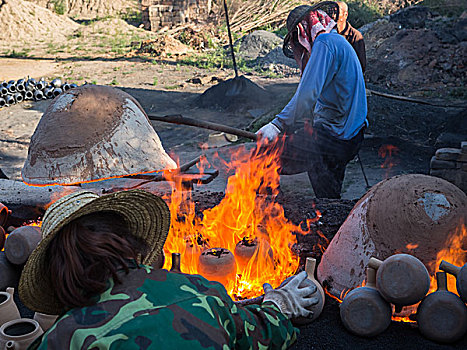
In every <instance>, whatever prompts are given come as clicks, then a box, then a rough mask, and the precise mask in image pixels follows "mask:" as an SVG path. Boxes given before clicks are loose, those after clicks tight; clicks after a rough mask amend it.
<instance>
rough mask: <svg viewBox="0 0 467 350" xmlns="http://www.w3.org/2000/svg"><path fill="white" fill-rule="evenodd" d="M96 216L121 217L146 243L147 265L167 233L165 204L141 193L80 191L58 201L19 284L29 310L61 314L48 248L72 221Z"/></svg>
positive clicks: (21, 296) (150, 195)
mask: <svg viewBox="0 0 467 350" xmlns="http://www.w3.org/2000/svg"><path fill="white" fill-rule="evenodd" d="M96 212H113V213H116V214H118V215H120V216H121V217H122V218H123V219H124V220H125V222H126V223H127V225H128V228H129V231H130V233H131V234H132V235H134V236H135V237H138V238H140V239H142V240H143V242H145V244H146V245H147V247H148V254H147V256H146V257H145V259H144V260H143V261H142V263H143V264H148V265H150V264H151V263H152V262H154V261H155V260H156V259H157V258H158V257H159V255H160V254H162V248H163V246H164V243H165V240H166V239H167V235H168V232H169V226H170V211H169V208H168V207H167V204H166V203H165V202H164V200H163V199H162V198H160V197H158V196H156V195H154V194H152V193H149V192H146V191H143V190H129V191H121V192H115V193H111V194H107V195H103V196H99V195H97V194H95V193H93V192H89V191H80V192H75V193H72V194H69V195H67V196H64V197H62V198H60V199H59V200H58V201H56V202H55V203H53V204H52V205H51V206H50V207H49V208H48V209H47V211H46V212H45V215H44V218H43V221H42V227H41V229H42V240H41V242H40V243H39V245H38V246H37V247H36V249H34V251H33V252H32V254H31V255H30V257H29V259H28V261H27V262H26V265H25V266H24V269H23V272H22V274H21V279H20V283H19V295H20V299H21V301H22V302H23V303H24V304H25V305H26V306H27V307H28V308H30V309H31V310H34V311H37V312H42V313H45V314H51V315H56V314H60V313H61V312H63V311H64V306H63V305H62V304H61V303H60V302H59V300H58V298H57V296H56V294H55V293H54V290H53V288H52V283H51V280H50V276H49V275H48V272H47V270H48V265H47V264H48V261H47V260H46V253H47V248H48V246H49V243H50V241H51V240H52V239H53V238H54V237H55V235H56V234H57V233H58V232H59V231H60V230H61V229H62V228H63V227H64V226H65V225H66V224H68V223H70V222H71V221H73V220H75V219H77V218H79V217H82V216H84V215H87V214H91V213H96Z"/></svg>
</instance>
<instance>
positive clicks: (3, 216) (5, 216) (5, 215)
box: [0, 203, 10, 227]
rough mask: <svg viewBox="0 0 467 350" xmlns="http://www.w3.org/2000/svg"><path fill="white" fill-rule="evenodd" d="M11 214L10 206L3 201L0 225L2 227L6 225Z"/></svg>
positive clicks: (0, 209)
mask: <svg viewBox="0 0 467 350" xmlns="http://www.w3.org/2000/svg"><path fill="white" fill-rule="evenodd" d="M9 214H10V211H9V210H8V208H7V207H6V206H5V205H4V204H3V203H0V226H1V227H3V226H5V224H6V221H7V219H8V215H9Z"/></svg>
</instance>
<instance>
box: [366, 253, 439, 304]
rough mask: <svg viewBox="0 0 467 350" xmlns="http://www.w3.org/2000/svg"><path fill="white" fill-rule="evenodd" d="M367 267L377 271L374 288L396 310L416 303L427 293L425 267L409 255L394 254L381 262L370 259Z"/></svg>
mask: <svg viewBox="0 0 467 350" xmlns="http://www.w3.org/2000/svg"><path fill="white" fill-rule="evenodd" d="M368 266H369V267H371V268H374V269H377V272H376V288H377V289H378V291H379V292H380V293H381V295H382V297H383V298H384V299H386V300H387V301H388V302H390V303H391V304H394V305H396V310H397V309H400V308H401V307H402V306H405V305H413V304H416V303H418V302H419V301H420V300H422V299H423V297H424V296H425V295H426V293H428V290H429V288H430V275H429V274H428V270H427V269H426V267H425V265H423V263H422V262H421V261H420V260H419V259H417V258H416V257H414V256H412V255H409V254H396V255H393V256H390V257H389V258H387V259H386V260H384V262H383V261H381V260H378V259H376V258H371V259H370V261H369V263H368Z"/></svg>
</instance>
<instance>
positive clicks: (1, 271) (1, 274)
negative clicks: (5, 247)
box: [0, 251, 21, 290]
mask: <svg viewBox="0 0 467 350" xmlns="http://www.w3.org/2000/svg"><path fill="white" fill-rule="evenodd" d="M20 276H21V267H20V266H17V265H14V264H12V263H11V262H9V261H8V259H7V258H6V254H5V252H1V251H0V290H5V289H6V288H8V287H14V288H16V287H18V283H19V278H20Z"/></svg>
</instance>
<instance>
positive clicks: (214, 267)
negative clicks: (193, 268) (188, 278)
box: [198, 248, 237, 287]
mask: <svg viewBox="0 0 467 350" xmlns="http://www.w3.org/2000/svg"><path fill="white" fill-rule="evenodd" d="M198 273H199V274H200V275H202V276H204V277H205V278H207V279H208V280H213V281H217V282H220V283H222V284H223V285H224V286H225V287H227V286H228V284H229V282H231V281H235V279H236V276H237V263H236V262H235V257H234V255H233V254H232V252H231V251H230V250H228V249H225V248H211V249H206V250H205V251H204V252H202V253H201V255H200V257H199V261H198Z"/></svg>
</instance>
